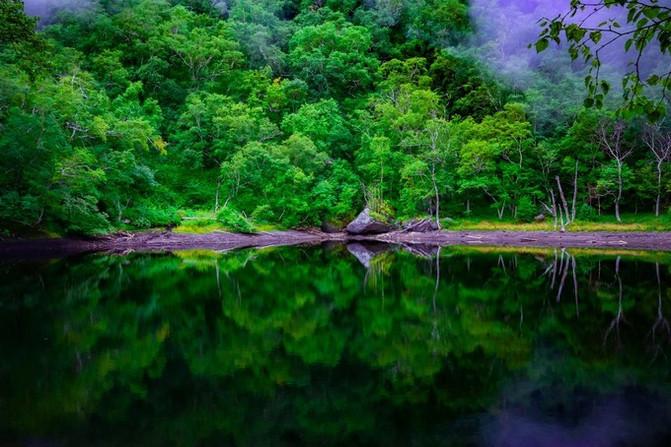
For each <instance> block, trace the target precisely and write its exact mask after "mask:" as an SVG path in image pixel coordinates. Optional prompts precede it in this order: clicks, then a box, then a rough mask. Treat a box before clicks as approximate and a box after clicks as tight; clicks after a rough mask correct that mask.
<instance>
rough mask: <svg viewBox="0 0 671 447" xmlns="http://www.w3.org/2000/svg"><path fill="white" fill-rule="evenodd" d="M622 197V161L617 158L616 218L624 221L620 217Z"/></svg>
mask: <svg viewBox="0 0 671 447" xmlns="http://www.w3.org/2000/svg"><path fill="white" fill-rule="evenodd" d="M621 199H622V162H621V161H620V160H617V196H616V197H615V220H617V221H618V222H622V218H621V217H620V200H621Z"/></svg>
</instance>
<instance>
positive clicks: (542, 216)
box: [534, 213, 545, 222]
mask: <svg viewBox="0 0 671 447" xmlns="http://www.w3.org/2000/svg"><path fill="white" fill-rule="evenodd" d="M534 221H536V222H545V214H543V213H541V214H539V215H538V216H536V217H534Z"/></svg>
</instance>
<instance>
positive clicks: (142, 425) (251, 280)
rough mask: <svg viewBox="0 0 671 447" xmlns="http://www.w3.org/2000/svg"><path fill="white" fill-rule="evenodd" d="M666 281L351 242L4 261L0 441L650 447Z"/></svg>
mask: <svg viewBox="0 0 671 447" xmlns="http://www.w3.org/2000/svg"><path fill="white" fill-rule="evenodd" d="M352 255H354V256H352ZM670 265H671V259H670V255H669V254H665V253H630V252H626V253H625V252H623V253H594V252H586V251H575V250H574V251H565V250H533V249H531V250H527V251H526V252H519V251H507V250H502V249H499V250H487V249H477V250H476V249H468V248H454V247H450V248H443V249H441V250H438V249H436V248H431V247H405V248H404V247H384V246H376V247H369V246H363V245H362V246H358V247H357V246H349V247H343V246H330V247H317V248H314V247H313V248H304V247H294V248H274V249H266V250H262V251H259V250H243V251H238V252H231V253H215V252H209V251H182V252H175V253H174V254H156V253H154V254H129V255H127V256H107V255H91V256H84V257H80V258H76V259H73V258H71V259H64V260H58V261H51V262H43V263H4V264H0V349H2V358H3V362H2V364H1V365H0V440H4V441H8V442H9V441H11V442H16V443H18V445H34V444H35V443H37V442H38V441H39V443H43V442H46V443H47V445H49V443H55V444H54V445H80V444H81V445H83V444H86V445H98V444H99V445H108V444H109V445H119V444H125V445H229V444H230V445H312V444H330V445H345V444H346V445H408V444H412V445H450V446H453V445H493V446H494V445H495V446H508V445H511V446H512V445H539V446H545V445H547V446H550V445H562V446H570V445H575V446H581V445H597V446H599V445H603V446H611V445H612V446H615V445H668V441H670V440H671V439H670V438H669V435H670V431H669V427H671V425H670V424H669V423H670V422H671V413H670V412H671V410H670V407H669V403H670V402H671V400H670V398H669V375H670V372H671V370H670V369H669V366H670V365H669V363H670V362H669V359H668V356H667V353H668V350H669V342H670V338H671V331H670V330H669V323H668V321H667V318H668V317H667V316H666V314H665V312H666V309H667V308H668V307H669V306H668V301H669V299H670V298H671V294H670V292H669V291H670V290H671V288H670V287H669V285H670V283H671V282H670V280H669V278H670V272H669V266H670Z"/></svg>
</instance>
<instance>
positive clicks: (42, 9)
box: [24, 0, 97, 24]
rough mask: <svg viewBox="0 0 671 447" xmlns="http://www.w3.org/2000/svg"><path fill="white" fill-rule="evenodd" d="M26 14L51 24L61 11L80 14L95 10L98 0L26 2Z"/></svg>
mask: <svg viewBox="0 0 671 447" xmlns="http://www.w3.org/2000/svg"><path fill="white" fill-rule="evenodd" d="M24 4H25V11H26V14H27V15H29V16H33V17H39V18H40V23H42V24H44V23H47V22H50V21H51V20H52V18H53V17H54V16H55V15H56V14H58V13H59V12H61V11H68V12H79V11H86V10H90V9H92V8H94V7H95V6H96V4H97V2H96V0H24Z"/></svg>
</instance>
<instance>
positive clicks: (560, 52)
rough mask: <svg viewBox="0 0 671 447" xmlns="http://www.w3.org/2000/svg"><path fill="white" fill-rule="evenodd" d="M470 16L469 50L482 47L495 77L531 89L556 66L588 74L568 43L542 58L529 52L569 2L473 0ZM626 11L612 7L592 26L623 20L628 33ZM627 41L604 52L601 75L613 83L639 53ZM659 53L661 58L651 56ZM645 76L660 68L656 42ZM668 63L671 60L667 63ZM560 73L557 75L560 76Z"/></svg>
mask: <svg viewBox="0 0 671 447" xmlns="http://www.w3.org/2000/svg"><path fill="white" fill-rule="evenodd" d="M470 4H471V8H470V14H471V20H472V23H473V25H474V27H475V29H476V32H475V35H474V36H473V38H472V40H471V42H470V44H469V46H470V47H471V48H474V49H477V51H476V52H475V53H476V54H475V56H476V57H477V58H478V59H479V60H480V61H481V62H483V63H485V64H486V65H487V66H489V67H490V68H491V69H492V70H493V71H494V72H495V73H498V74H500V75H502V76H504V77H506V78H507V79H508V80H509V81H510V82H512V83H513V84H514V85H515V86H516V87H519V88H525V87H528V85H529V82H530V81H531V78H532V77H533V76H532V75H533V74H534V73H537V72H538V71H539V70H546V71H547V68H548V65H551V66H552V70H551V71H553V72H556V70H559V71H560V72H563V71H566V70H570V71H573V72H579V71H581V70H583V69H584V68H585V67H584V64H583V63H582V62H581V61H579V60H578V61H571V60H570V58H569V57H568V55H567V51H566V46H565V45H557V44H555V43H551V45H550V48H548V49H547V50H546V51H545V52H543V53H541V54H537V53H536V50H535V49H534V48H533V45H532V48H529V44H533V43H535V41H536V40H537V39H538V34H539V32H540V30H541V28H540V26H539V20H540V19H542V18H549V19H552V18H555V17H557V16H559V15H561V14H564V13H566V12H567V11H568V10H569V9H570V1H569V0H471V2H470ZM591 12H592V9H591V8H586V9H585V11H583V12H581V13H578V14H577V15H576V16H575V17H574V18H573V19H572V20H573V21H574V22H579V21H581V20H582V19H584V18H585V17H586V16H587V15H588V14H590V13H591ZM626 12H627V11H626V9H625V8H623V7H619V6H618V7H611V8H607V9H604V10H602V11H600V12H598V13H597V14H594V15H593V16H591V17H589V19H588V20H587V21H586V22H585V25H586V26H597V25H598V24H599V23H601V22H604V21H606V20H608V19H613V18H614V19H617V20H618V21H619V22H620V23H621V24H622V26H623V27H624V29H627V28H629V27H630V25H629V26H628V25H627V24H626ZM624 41H625V40H624V39H621V41H617V42H616V43H614V44H613V45H611V46H610V47H609V48H607V49H605V50H603V51H602V52H601V55H600V58H601V62H602V69H601V75H602V76H603V77H604V78H606V79H608V78H612V77H614V76H621V75H622V74H624V73H625V72H626V71H627V70H628V69H630V67H631V65H630V64H631V63H632V62H633V60H634V58H635V55H636V53H635V50H633V49H631V50H630V51H629V52H626V51H625V50H624ZM651 55H655V57H646V56H651ZM642 62H643V64H642V67H641V68H642V72H643V74H644V75H645V74H646V73H649V72H651V71H652V70H653V69H654V68H655V67H656V66H658V65H659V64H660V58H659V51H658V48H657V47H656V45H655V43H654V42H653V43H651V44H650V45H649V48H648V49H647V51H646V52H645V53H644V57H643V59H642ZM666 62H667V63H668V59H666ZM555 74H556V73H555Z"/></svg>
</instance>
